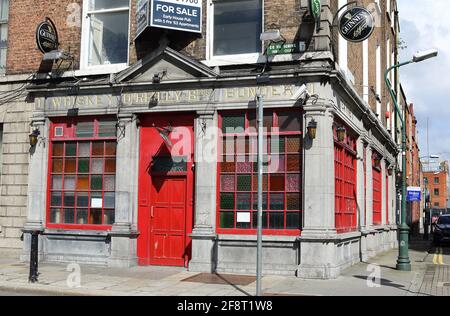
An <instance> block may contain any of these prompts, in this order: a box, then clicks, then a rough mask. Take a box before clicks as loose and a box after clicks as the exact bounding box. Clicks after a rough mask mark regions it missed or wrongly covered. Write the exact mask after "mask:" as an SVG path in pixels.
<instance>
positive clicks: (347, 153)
mask: <svg viewBox="0 0 450 316" xmlns="http://www.w3.org/2000/svg"><path fill="white" fill-rule="evenodd" d="M334 135H335V137H334V167H335V168H334V169H335V220H336V230H337V231H338V233H345V232H351V231H355V230H356V229H357V228H358V224H357V202H356V157H357V154H356V139H355V138H354V137H352V136H350V135H347V136H346V138H345V140H344V141H343V142H340V141H339V140H338V139H337V133H336V129H335V130H334Z"/></svg>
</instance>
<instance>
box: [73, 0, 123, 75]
mask: <svg viewBox="0 0 450 316" xmlns="http://www.w3.org/2000/svg"><path fill="white" fill-rule="evenodd" d="M129 6H130V3H129V0H84V11H85V15H84V17H85V19H84V23H83V35H82V46H83V55H82V66H84V67H93V66H103V65H118V64H126V63H127V62H128V34H129Z"/></svg>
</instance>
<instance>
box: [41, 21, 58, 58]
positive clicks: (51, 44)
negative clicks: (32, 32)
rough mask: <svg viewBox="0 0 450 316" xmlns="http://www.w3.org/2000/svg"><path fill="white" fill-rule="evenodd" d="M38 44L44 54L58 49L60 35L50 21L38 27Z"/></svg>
mask: <svg viewBox="0 0 450 316" xmlns="http://www.w3.org/2000/svg"><path fill="white" fill-rule="evenodd" d="M36 43H37V46H38V48H39V50H40V51H41V52H42V53H43V54H45V53H49V52H51V51H53V50H56V49H58V45H59V42H58V33H57V32H56V28H55V26H54V24H53V23H52V22H51V21H50V20H47V21H44V22H42V23H40V24H39V25H38V27H37V29H36Z"/></svg>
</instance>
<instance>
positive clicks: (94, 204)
mask: <svg viewBox="0 0 450 316" xmlns="http://www.w3.org/2000/svg"><path fill="white" fill-rule="evenodd" d="M102 207H103V199H96V198H92V199H91V208H102Z"/></svg>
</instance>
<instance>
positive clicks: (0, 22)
mask: <svg viewBox="0 0 450 316" xmlns="http://www.w3.org/2000/svg"><path fill="white" fill-rule="evenodd" d="M0 5H1V3H0ZM9 5H10V1H9V0H8V15H7V17H6V20H0V25H6V27H7V29H8V34H7V38H6V47H5V48H6V56H5V61H6V63H5V66H4V69H1V68H0V76H5V75H6V67H7V64H8V42H9Z"/></svg>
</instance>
